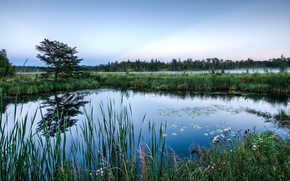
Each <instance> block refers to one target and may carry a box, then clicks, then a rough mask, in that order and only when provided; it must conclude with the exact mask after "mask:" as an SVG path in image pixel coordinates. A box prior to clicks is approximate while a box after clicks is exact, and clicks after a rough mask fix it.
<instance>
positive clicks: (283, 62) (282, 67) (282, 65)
mask: <svg viewBox="0 0 290 181" xmlns="http://www.w3.org/2000/svg"><path fill="white" fill-rule="evenodd" d="M279 70H280V72H285V70H286V60H285V58H284V56H283V54H282V55H281V59H280V60H279Z"/></svg>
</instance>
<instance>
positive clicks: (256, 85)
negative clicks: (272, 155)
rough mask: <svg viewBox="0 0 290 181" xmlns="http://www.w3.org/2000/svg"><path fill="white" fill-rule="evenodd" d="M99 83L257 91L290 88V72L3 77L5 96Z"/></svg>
mask: <svg viewBox="0 0 290 181" xmlns="http://www.w3.org/2000/svg"><path fill="white" fill-rule="evenodd" d="M98 86H116V87H122V86H126V87H137V88H148V89H152V90H156V91H159V90H194V91H219V90H222V91H231V92H233V91H249V92H257V93H261V92H263V93H288V92H290V74H288V73H287V72H285V73H273V72H268V73H251V74H249V73H241V74H229V73H225V74H224V73H223V74H222V73H201V74H192V73H189V72H183V73H176V74H174V73H170V74H168V73H166V72H154V73H148V72H145V73H142V72H141V73H140V72H126V73H125V72H113V73H107V72H99V73H90V74H89V73H88V74H86V76H83V77H80V78H61V79H60V80H58V81H57V82H54V81H53V77H46V76H45V74H19V75H17V76H16V77H14V78H10V79H4V80H3V79H2V80H0V90H1V91H2V93H3V95H4V96H11V95H16V94H18V95H23V94H26V95H29V94H36V93H42V92H51V91H56V90H77V89H89V88H97V87H98Z"/></svg>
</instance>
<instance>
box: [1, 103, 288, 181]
mask: <svg viewBox="0 0 290 181" xmlns="http://www.w3.org/2000/svg"><path fill="white" fill-rule="evenodd" d="M1 100H2V99H1ZM16 102H17V100H16ZM15 105H16V104H15ZM99 109H100V115H99V116H98V118H97V119H96V118H95V117H94V110H95V108H93V107H91V108H90V109H84V113H85V120H84V121H83V123H82V124H81V125H79V126H77V127H76V128H75V130H73V129H71V128H66V126H65V124H66V121H65V120H64V121H62V123H63V124H64V125H63V126H59V127H57V129H58V131H57V132H56V134H55V136H54V137H51V135H50V134H49V130H48V126H47V124H46V123H45V126H44V131H43V132H41V133H40V132H38V131H37V130H34V129H33V124H34V122H35V119H36V114H37V112H35V114H34V116H33V117H32V119H31V124H28V122H29V121H28V116H27V115H25V116H24V117H23V118H21V119H20V118H17V116H16V113H17V112H19V111H20V112H21V111H22V109H20V110H17V109H16V106H15V110H14V115H5V114H3V115H1V118H0V122H1V128H0V133H1V135H0V147H1V164H0V180H7V181H9V180H19V179H20V180H156V181H157V180H289V179H290V177H289V169H290V156H289V155H290V140H289V138H281V137H280V136H278V135H276V134H275V133H273V132H270V131H265V132H262V133H259V132H256V131H250V130H245V131H244V130H243V131H241V130H238V134H237V135H236V138H233V137H230V136H229V133H228V132H227V131H226V130H225V131H224V132H223V133H222V135H223V136H221V135H220V137H221V139H220V141H219V142H218V143H213V144H212V146H211V147H209V148H203V147H200V146H198V145H193V146H192V147H191V153H192V155H191V156H190V157H185V158H184V157H180V156H179V155H178V153H175V151H174V150H173V149H171V148H168V147H166V144H165V137H163V136H162V131H163V130H164V129H166V126H165V127H163V126H162V125H160V126H157V125H156V123H154V122H152V121H149V122H148V128H149V129H148V130H149V133H148V134H143V131H142V127H143V126H141V130H139V131H136V128H135V127H134V124H133V120H132V109H131V107H130V106H128V107H127V106H124V105H123V103H122V101H121V103H120V107H118V106H117V103H116V102H115V101H114V100H112V101H109V103H108V104H107V105H105V104H103V103H101V104H100V107H99ZM39 111H40V113H41V115H42V112H41V110H39ZM8 116H12V117H13V121H12V122H9V121H8ZM61 118H62V116H59V117H58V118H57V119H61ZM10 120H11V119H10ZM141 122H142V125H143V124H144V122H145V116H144V118H143V119H142V120H141ZM61 128H62V129H63V130H60V129H61ZM228 131H229V130H228ZM63 132H65V134H64V133H63ZM43 133H44V134H43ZM144 135H147V137H148V139H146V140H148V141H146V142H144V139H143V138H144ZM68 138H70V141H67V140H68ZM229 139H230V140H229Z"/></svg>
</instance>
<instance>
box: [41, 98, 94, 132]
mask: <svg viewBox="0 0 290 181" xmlns="http://www.w3.org/2000/svg"><path fill="white" fill-rule="evenodd" d="M86 95H87V93H66V94H55V95H54V96H50V97H47V98H46V99H45V100H43V101H42V103H41V108H46V111H47V113H46V114H45V115H43V118H42V119H41V120H40V121H39V122H38V123H37V124H38V128H37V129H38V130H39V131H41V132H42V134H45V127H46V128H47V131H48V132H49V134H50V136H55V133H56V132H57V131H58V129H60V130H61V132H64V131H66V130H67V128H69V127H72V126H74V125H76V122H77V121H78V119H75V118H73V117H75V116H77V115H80V114H82V111H80V107H81V106H83V105H84V104H87V103H88V101H84V97H85V96H86Z"/></svg>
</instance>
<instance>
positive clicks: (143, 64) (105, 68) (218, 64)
mask: <svg viewBox="0 0 290 181" xmlns="http://www.w3.org/2000/svg"><path fill="white" fill-rule="evenodd" d="M82 67H84V68H86V69H87V70H88V71H98V72H126V71H137V72H140V71H200V70H212V69H215V70H222V69H227V70H228V69H251V68H280V69H283V68H285V67H290V57H288V58H284V57H283V55H282V56H281V58H273V59H269V60H263V61H260V60H253V59H250V58H249V59H247V60H240V61H233V60H223V59H218V58H207V59H202V60H192V59H191V58H189V59H187V60H183V61H182V60H180V59H178V60H177V59H173V60H172V61H171V62H167V63H166V62H161V61H160V60H157V59H155V60H153V59H151V61H149V62H148V61H145V60H144V61H140V60H139V59H137V60H135V61H130V60H128V61H122V62H117V61H115V62H108V63H107V64H101V65H97V66H82ZM41 68H42V67H38V66H24V67H23V66H16V71H17V72H43V70H42V69H41Z"/></svg>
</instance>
